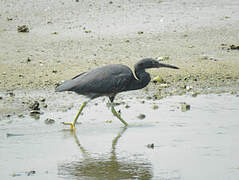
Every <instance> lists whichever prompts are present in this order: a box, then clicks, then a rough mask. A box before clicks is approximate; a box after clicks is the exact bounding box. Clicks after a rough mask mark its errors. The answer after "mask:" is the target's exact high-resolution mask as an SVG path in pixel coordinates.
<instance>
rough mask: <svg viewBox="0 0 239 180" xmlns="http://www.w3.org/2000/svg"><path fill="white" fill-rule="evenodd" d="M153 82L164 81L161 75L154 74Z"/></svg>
mask: <svg viewBox="0 0 239 180" xmlns="http://www.w3.org/2000/svg"><path fill="white" fill-rule="evenodd" d="M153 83H165V81H164V80H163V78H162V77H160V76H156V77H154V78H153Z"/></svg>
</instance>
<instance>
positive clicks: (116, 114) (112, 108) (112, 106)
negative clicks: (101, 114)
mask: <svg viewBox="0 0 239 180" xmlns="http://www.w3.org/2000/svg"><path fill="white" fill-rule="evenodd" d="M111 112H112V113H113V115H114V116H116V117H117V118H118V119H119V120H120V121H121V122H122V123H123V124H124V125H125V126H128V123H127V122H126V121H125V120H123V119H122V118H121V116H120V115H119V113H117V112H116V110H115V108H114V104H113V102H112V103H111Z"/></svg>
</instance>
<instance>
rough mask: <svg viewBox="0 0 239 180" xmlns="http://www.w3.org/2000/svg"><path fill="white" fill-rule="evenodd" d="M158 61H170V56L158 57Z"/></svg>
mask: <svg viewBox="0 0 239 180" xmlns="http://www.w3.org/2000/svg"><path fill="white" fill-rule="evenodd" d="M156 60H158V61H167V60H169V56H160V57H157V58H156Z"/></svg>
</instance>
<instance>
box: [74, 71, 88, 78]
mask: <svg viewBox="0 0 239 180" xmlns="http://www.w3.org/2000/svg"><path fill="white" fill-rule="evenodd" d="M85 73H86V72H83V73H80V74H78V75H76V76H75V77H73V78H72V79H76V78H78V77H79V76H81V75H83V74H85Z"/></svg>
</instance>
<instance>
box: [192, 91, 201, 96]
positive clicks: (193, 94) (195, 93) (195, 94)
mask: <svg viewBox="0 0 239 180" xmlns="http://www.w3.org/2000/svg"><path fill="white" fill-rule="evenodd" d="M199 94H200V92H193V93H192V97H197V95H199Z"/></svg>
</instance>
